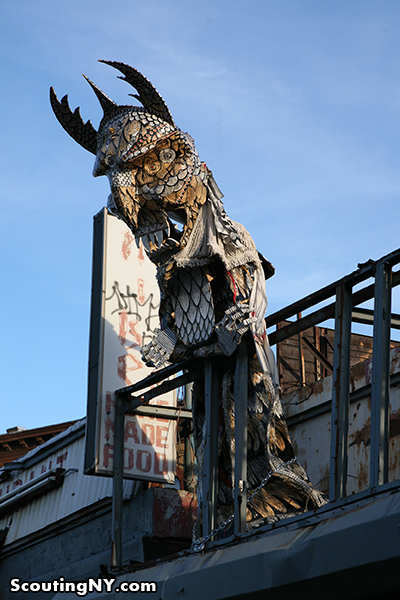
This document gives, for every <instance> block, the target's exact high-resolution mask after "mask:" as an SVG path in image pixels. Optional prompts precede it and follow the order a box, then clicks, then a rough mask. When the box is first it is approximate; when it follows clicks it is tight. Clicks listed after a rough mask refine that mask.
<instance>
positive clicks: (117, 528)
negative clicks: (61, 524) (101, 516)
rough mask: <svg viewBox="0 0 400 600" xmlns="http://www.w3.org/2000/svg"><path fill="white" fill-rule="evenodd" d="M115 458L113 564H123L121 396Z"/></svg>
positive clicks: (115, 439) (122, 415) (117, 412)
mask: <svg viewBox="0 0 400 600" xmlns="http://www.w3.org/2000/svg"><path fill="white" fill-rule="evenodd" d="M115 404H116V407H115V428H114V458H113V461H114V462H113V494H112V517H111V518H112V533H111V535H112V540H111V566H112V568H115V569H118V568H120V567H121V566H122V503H123V486H124V479H123V477H124V475H123V469H124V427H125V402H124V399H123V398H122V397H121V396H116V399H115Z"/></svg>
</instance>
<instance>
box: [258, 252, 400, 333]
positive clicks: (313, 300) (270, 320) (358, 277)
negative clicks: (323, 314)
mask: <svg viewBox="0 0 400 600" xmlns="http://www.w3.org/2000/svg"><path fill="white" fill-rule="evenodd" d="M380 260H381V261H384V262H386V263H387V264H389V265H391V266H392V267H393V266H394V265H396V264H398V263H399V262H400V249H397V250H394V251H393V252H390V253H389V254H387V255H386V256H384V257H382V258H381V259H380ZM376 264H377V261H373V260H370V261H368V262H366V263H364V264H360V265H358V267H359V268H358V269H357V270H356V271H353V272H352V273H350V274H349V275H346V276H345V277H342V278H341V279H339V280H337V281H335V282H333V283H330V284H329V285H327V286H325V287H323V288H321V289H320V290H318V291H316V292H314V293H313V294H309V295H308V296H305V297H304V298H302V299H301V300H297V301H296V302H293V304H290V305H289V306H286V307H285V308H283V309H281V310H278V311H277V312H275V313H273V314H272V315H269V316H268V317H267V327H268V328H270V327H273V326H274V325H277V323H280V322H282V321H286V320H287V319H289V318H290V317H293V316H294V315H296V314H297V313H299V312H302V311H304V310H307V309H309V308H311V307H313V306H315V305H317V304H319V303H320V302H324V301H325V300H327V299H328V298H331V297H332V296H334V295H335V293H336V288H337V287H338V286H339V285H342V284H345V283H348V282H351V284H352V286H353V287H354V286H356V285H357V284H358V283H360V282H362V281H364V280H366V279H368V278H369V277H373V276H374V274H375V267H376ZM399 283H400V271H396V272H394V273H393V279H392V287H395V286H396V285H399ZM363 293H365V294H367V296H368V297H364V296H363ZM353 297H354V298H357V302H356V303H355V304H353V306H357V304H361V303H362V302H364V301H365V300H369V299H370V298H373V297H374V286H373V285H371V286H368V287H366V288H364V289H363V290H360V292H357V293H356V294H354V296H353ZM332 307H333V312H332V316H333V315H334V312H335V309H334V307H335V305H334V304H333V305H332ZM322 320H324V319H322ZM318 322H321V321H316V322H315V323H313V324H314V325H315V324H317V323H318ZM308 327H310V325H307V327H305V328H304V329H307V328H308ZM295 333H297V331H295ZM291 335H294V334H291ZM279 341H280V340H279Z"/></svg>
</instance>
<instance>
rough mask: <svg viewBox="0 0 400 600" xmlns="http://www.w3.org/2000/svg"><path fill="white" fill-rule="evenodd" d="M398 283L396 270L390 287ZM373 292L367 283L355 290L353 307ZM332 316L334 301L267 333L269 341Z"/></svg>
mask: <svg viewBox="0 0 400 600" xmlns="http://www.w3.org/2000/svg"><path fill="white" fill-rule="evenodd" d="M399 284H400V271H396V272H394V273H393V276H392V288H393V287H396V286H397V285H399ZM352 285H354V284H353V283H352ZM374 293H375V286H374V284H372V285H368V286H366V287H365V288H363V289H362V290H359V291H358V292H355V293H354V294H353V297H352V305H353V307H354V306H357V305H358V304H361V303H362V302H365V301H366V300H370V299H371V298H373V297H374ZM275 314H277V313H275ZM292 316H293V315H292ZM334 316H335V303H332V304H328V305H327V306H324V307H323V308H320V309H319V310H316V311H315V312H313V313H310V314H309V315H306V316H305V317H303V318H302V319H300V320H299V321H295V322H292V323H290V325H286V326H285V327H281V328H279V329H278V330H276V331H272V332H271V333H269V334H268V339H269V343H270V345H271V346H273V345H274V344H277V343H278V342H282V341H283V340H286V339H287V338H290V337H292V336H294V335H296V334H297V333H299V331H304V330H305V329H308V328H309V327H313V326H314V325H318V324H319V323H323V322H324V321H326V320H327V319H332V318H333V317H334ZM269 322H270V321H269V317H268V327H269Z"/></svg>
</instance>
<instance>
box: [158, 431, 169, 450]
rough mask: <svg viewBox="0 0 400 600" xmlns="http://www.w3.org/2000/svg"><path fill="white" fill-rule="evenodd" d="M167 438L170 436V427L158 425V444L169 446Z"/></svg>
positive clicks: (159, 445) (163, 446)
mask: <svg viewBox="0 0 400 600" xmlns="http://www.w3.org/2000/svg"><path fill="white" fill-rule="evenodd" d="M167 438H168V427H163V426H162V425H157V429H156V446H158V447H159V448H168V444H167Z"/></svg>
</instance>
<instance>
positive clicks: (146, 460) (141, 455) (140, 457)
mask: <svg viewBox="0 0 400 600" xmlns="http://www.w3.org/2000/svg"><path fill="white" fill-rule="evenodd" d="M136 468H137V470H138V471H141V472H142V473H149V472H150V469H151V454H150V452H148V450H138V451H137V454H136Z"/></svg>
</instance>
